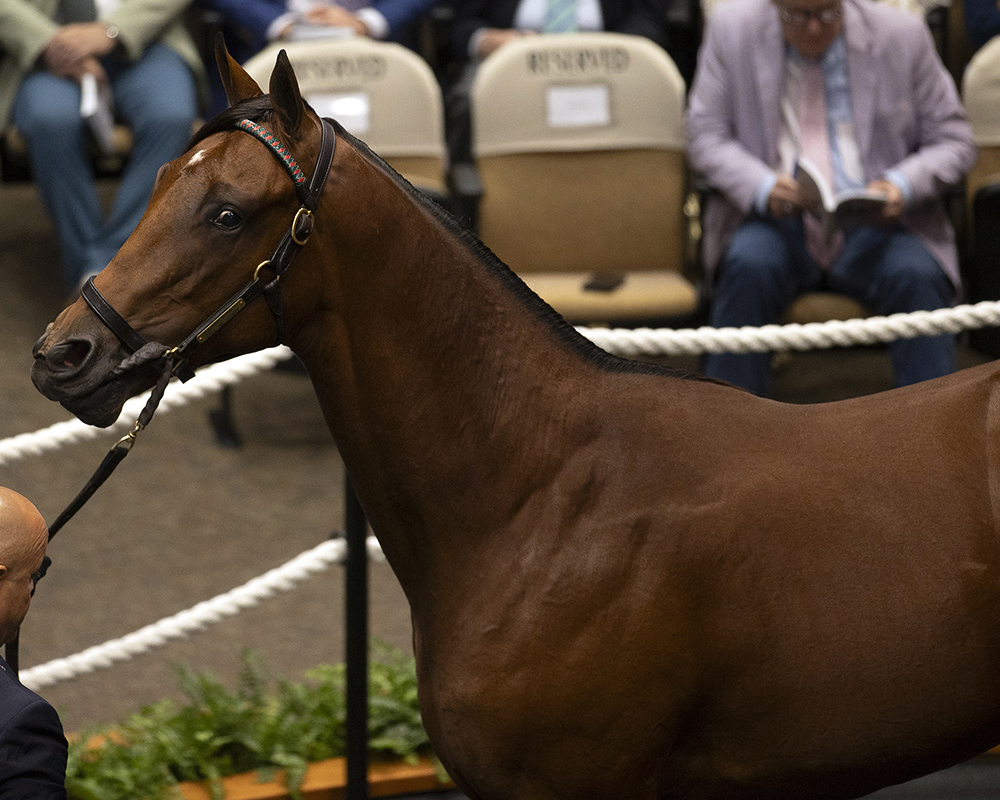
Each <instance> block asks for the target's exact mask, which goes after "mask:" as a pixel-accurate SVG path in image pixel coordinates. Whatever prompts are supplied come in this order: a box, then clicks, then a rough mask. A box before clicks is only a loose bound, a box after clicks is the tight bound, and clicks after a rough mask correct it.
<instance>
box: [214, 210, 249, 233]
mask: <svg viewBox="0 0 1000 800" xmlns="http://www.w3.org/2000/svg"><path fill="white" fill-rule="evenodd" d="M212 222H213V223H214V224H215V225H217V226H219V227H220V228H222V229H223V230H224V231H233V230H236V229H237V228H238V227H240V225H242V224H243V217H241V216H240V215H239V212H238V211H236V210H235V209H232V208H224V209H222V210H221V211H220V212H219V213H218V214H216V216H215V219H213V220H212Z"/></svg>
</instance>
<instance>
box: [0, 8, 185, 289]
mask: <svg viewBox="0 0 1000 800" xmlns="http://www.w3.org/2000/svg"><path fill="white" fill-rule="evenodd" d="M188 3H189V0H55V1H53V0H49V1H48V2H46V0H0V128H3V127H6V126H7V125H8V124H9V123H10V122H13V124H14V126H15V127H16V128H17V129H18V131H19V132H20V133H21V134H22V136H23V137H24V139H25V141H26V142H27V146H28V150H29V155H30V163H31V169H32V175H33V177H34V180H35V183H36V185H37V186H38V189H39V191H40V192H41V197H42V200H43V202H44V204H45V207H46V210H47V211H48V213H49V216H50V217H51V219H52V221H53V223H54V225H55V228H56V231H57V233H58V237H59V244H60V250H61V255H62V267H63V276H64V278H65V284H66V285H65V288H66V290H67V291H70V292H72V291H75V290H76V289H77V288H78V287H79V286H80V285H81V284H82V283H83V282H84V281H85V280H86V278H87V277H88V276H90V275H93V274H95V273H97V272H99V271H100V270H101V269H103V268H104V267H105V266H106V265H107V263H108V262H109V261H110V260H111V259H112V257H113V256H114V254H115V253H116V252H117V251H118V249H119V248H120V247H121V245H122V244H123V243H124V241H125V239H127V238H128V236H129V234H131V232H132V230H133V228H134V227H135V225H136V223H137V222H138V221H139V218H140V217H141V216H142V214H143V212H144V211H145V209H146V203H147V202H148V200H149V195H150V192H151V191H152V188H153V182H154V181H155V179H156V173H157V170H159V168H160V167H161V166H162V165H163V164H164V163H166V162H167V161H169V160H171V159H173V158H175V157H177V156H178V155H180V154H181V153H182V152H183V150H184V146H185V144H186V142H187V140H188V138H189V137H190V136H191V132H192V128H193V126H194V123H195V121H196V119H197V118H198V103H199V98H198V88H197V87H198V85H199V82H202V85H204V66H203V65H202V63H201V61H200V59H199V56H198V51H197V48H196V47H195V45H194V42H193V41H192V40H191V38H190V36H189V35H188V34H187V32H186V30H185V28H184V26H183V24H182V20H181V17H180V15H181V14H182V12H183V10H184V8H185V7H186V6H187V5H188ZM85 73H89V74H91V75H93V76H94V77H95V78H96V80H97V82H98V84H101V85H105V86H109V87H110V90H111V95H112V97H113V104H114V109H115V112H116V114H117V116H118V118H119V119H120V120H122V121H124V122H125V123H126V124H127V125H128V127H129V128H130V130H131V132H132V137H133V148H132V152H131V156H130V158H129V159H128V162H127V164H126V166H125V170H124V173H123V174H122V176H121V180H120V184H119V186H118V190H117V194H116V196H115V199H114V203H113V205H112V207H111V209H110V213H109V214H107V215H105V213H104V210H103V208H102V206H101V202H100V198H99V195H98V192H97V187H96V185H95V181H94V175H93V170H92V168H91V162H90V158H89V156H88V148H89V147H90V145H91V143H90V140H89V134H88V131H87V129H86V127H85V125H84V123H83V121H82V119H81V116H80V97H81V90H80V81H81V78H82V76H83V75H84V74H85Z"/></svg>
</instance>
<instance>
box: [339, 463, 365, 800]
mask: <svg viewBox="0 0 1000 800" xmlns="http://www.w3.org/2000/svg"><path fill="white" fill-rule="evenodd" d="M344 528H345V530H346V534H347V561H346V566H345V570H346V575H345V578H344V584H345V595H346V596H345V608H346V612H345V613H346V616H347V622H346V628H347V641H346V648H345V651H346V662H347V794H346V798H347V800H368V545H367V542H366V539H367V538H368V523H367V520H366V519H365V512H364V510H363V509H362V508H361V503H360V502H358V496H357V495H356V494H355V493H354V486H353V485H352V484H351V479H350V476H348V477H347V478H346V479H345V481H344Z"/></svg>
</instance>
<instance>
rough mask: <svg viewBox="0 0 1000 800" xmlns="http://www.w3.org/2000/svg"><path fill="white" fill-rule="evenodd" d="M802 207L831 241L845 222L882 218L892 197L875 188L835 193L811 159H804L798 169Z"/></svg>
mask: <svg viewBox="0 0 1000 800" xmlns="http://www.w3.org/2000/svg"><path fill="white" fill-rule="evenodd" d="M795 180H796V181H798V184H799V196H800V197H801V198H802V206H803V208H805V209H806V211H808V212H809V213H811V214H813V215H815V216H816V217H818V218H819V219H820V221H822V222H823V227H824V230H825V231H826V236H827V238H828V239H829V238H831V237H832V236H833V232H834V230H836V228H837V226H838V225H839V224H841V223H842V222H843V220H844V219H847V218H854V219H858V220H864V219H866V218H868V219H870V218H871V217H874V216H878V215H879V214H881V213H882V209H883V207H884V206H885V204H886V203H887V202H889V198H888V197H886V196H885V195H884V194H883V193H882V192H876V191H872V190H871V189H865V188H861V189H845V190H844V191H842V192H836V193H834V191H833V188H832V187H831V186H830V184H829V182H828V181H827V180H826V178H825V177H824V176H823V174H822V173H821V172H820V171H819V168H818V167H817V166H816V164H814V163H813V162H812V161H810V160H809V159H808V158H805V157H800V158H799V160H798V163H797V164H796V166H795Z"/></svg>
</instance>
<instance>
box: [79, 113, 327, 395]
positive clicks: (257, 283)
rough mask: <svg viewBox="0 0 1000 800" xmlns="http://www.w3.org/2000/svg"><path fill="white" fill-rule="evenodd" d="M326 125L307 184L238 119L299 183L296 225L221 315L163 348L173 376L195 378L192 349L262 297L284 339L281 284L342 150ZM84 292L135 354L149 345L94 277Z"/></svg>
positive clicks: (265, 137)
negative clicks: (266, 277) (268, 272)
mask: <svg viewBox="0 0 1000 800" xmlns="http://www.w3.org/2000/svg"><path fill="white" fill-rule="evenodd" d="M321 125H322V138H321V140H320V148H319V156H318V157H317V159H316V169H315V170H314V171H313V175H312V179H311V180H310V181H309V182H308V184H307V183H306V178H305V175H304V174H303V172H302V170H301V169H300V168H299V165H298V163H297V162H296V161H295V159H294V158H293V157H292V154H291V153H290V152H289V151H288V149H287V148H286V147H285V146H284V145H283V144H282V143H281V142H280V141H279V140H278V138H277V137H276V136H275V135H274V134H272V133H271V132H270V131H268V130H267V129H266V128H263V127H262V126H260V125H258V124H257V123H256V122H251V121H250V120H249V119H243V120H240V122H239V123H237V125H236V127H237V128H238V129H239V130H242V131H246V132H247V133H249V134H250V135H252V136H254V137H256V138H257V139H259V140H260V141H261V142H263V143H264V144H265V145H266V146H267V147H268V149H269V150H270V151H271V152H272V154H274V156H275V157H276V158H277V159H278V161H280V162H281V164H282V166H283V167H284V168H285V170H286V171H287V172H288V174H289V176H290V177H291V179H292V183H293V184H294V186H295V192H296V194H297V195H298V198H299V204H300V205H299V209H298V211H296V212H295V216H294V218H293V219H292V224H291V225H290V226H289V229H288V231H287V232H286V233H285V235H284V236H283V237H282V239H281V241H280V242H279V243H278V246H277V247H276V248H275V250H274V253H273V254H272V256H271V258H269V259H268V260H267V261H264V262H262V263H261V264H259V265H258V266H257V268H256V269H255V270H254V273H253V277H252V278H251V279H250V282H249V283H248V284H247V285H246V286H244V287H243V289H241V290H240V291H239V292H237V293H236V294H235V295H233V296H232V297H231V298H229V300H227V301H226V302H225V303H223V305H222V306H220V307H219V309H218V310H217V311H215V313H213V314H211V315H210V316H209V317H208V318H207V319H206V320H205V321H204V322H203V323H202V324H201V325H199V326H198V327H197V328H195V330H194V332H192V333H191V335H190V336H188V337H187V338H186V339H185V340H184V341H183V342H181V343H180V344H179V345H177V346H176V347H172V348H170V349H167V348H166V346H162V350H161V351H160V352H159V354H158V355H157V356H156V357H159V355H162V356H163V357H165V358H166V359H167V363H168V365H169V366H170V369H169V370H168V374H169V373H173V374H176V375H177V377H178V378H180V379H181V380H182V381H187V380H189V379H190V378H192V377H194V370H193V369H192V368H191V365H190V364H189V359H190V357H191V353H192V352H194V350H196V349H197V348H198V347H199V346H200V345H202V344H204V343H205V342H206V341H207V340H208V339H210V338H211V337H212V336H214V335H215V334H216V333H218V331H219V330H220V329H221V328H222V327H223V326H224V325H225V324H226V323H227V322H229V321H230V320H231V319H232V318H233V317H235V316H236V315H237V314H238V313H239V312H240V311H242V310H243V309H244V308H246V307H247V306H248V305H249V304H250V303H252V302H253V301H254V300H256V299H257V298H258V297H260V296H261V295H264V296H265V298H266V300H267V305H268V307H269V308H270V309H271V314H272V316H273V317H274V321H275V325H276V326H277V343H279V344H280V342H281V340H282V339H283V338H284V302H283V300H282V296H281V287H280V286H279V283H278V282H279V281H280V279H281V276H282V275H283V274H284V273H285V271H286V270H287V269H288V267H289V265H290V264H291V263H292V258H293V257H294V256H295V254H296V252H298V249H299V248H300V247H301V246H302V245H304V244H305V243H306V242H307V241H308V240H309V236H310V234H311V233H312V231H313V212H314V211H315V210H316V207H317V206H318V205H319V199H320V196H321V195H322V194H323V189H324V187H325V186H326V180H327V177H328V176H329V174H330V166H331V165H332V164H333V156H334V152H335V151H336V148H337V132H336V128H335V125H336V123H335V122H334V121H333V120H329V119H322V120H321ZM265 266H270V267H271V269H272V270H274V273H275V276H274V278H273V279H272V280H270V281H268V282H264V281H263V280H262V279H261V277H260V274H261V271H262V270H263V268H264V267H265ZM80 294H81V296H82V297H83V299H84V301H86V303H87V305H88V306H90V309H91V310H92V311H93V312H94V314H95V315H96V316H97V318H98V319H100V320H101V322H103V323H104V324H105V325H106V326H107V327H108V329H109V330H111V332H112V333H114V334H115V336H117V337H118V340H119V341H120V342H121V343H122V345H123V346H124V347H125V349H126V350H128V352H129V353H130V354H135V353H136V352H138V351H139V350H140V349H142V348H143V347H145V346H146V345H147V342H146V340H145V339H144V338H143V337H142V336H141V335H140V334H139V333H137V332H136V330H135V329H134V328H133V327H132V326H131V325H129V324H128V322H126V321H125V318H124V317H122V316H121V314H119V313H118V312H117V311H116V310H115V309H114V307H113V306H112V305H111V304H110V303H109V302H108V301H107V299H106V298H105V297H104V295H102V294H101V293H100V291H99V290H98V288H97V287H96V286H95V285H94V279H93V277H91V278H89V279H88V280H87V282H86V283H85V284H84V285H83V288H82V289H81V292H80Z"/></svg>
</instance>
